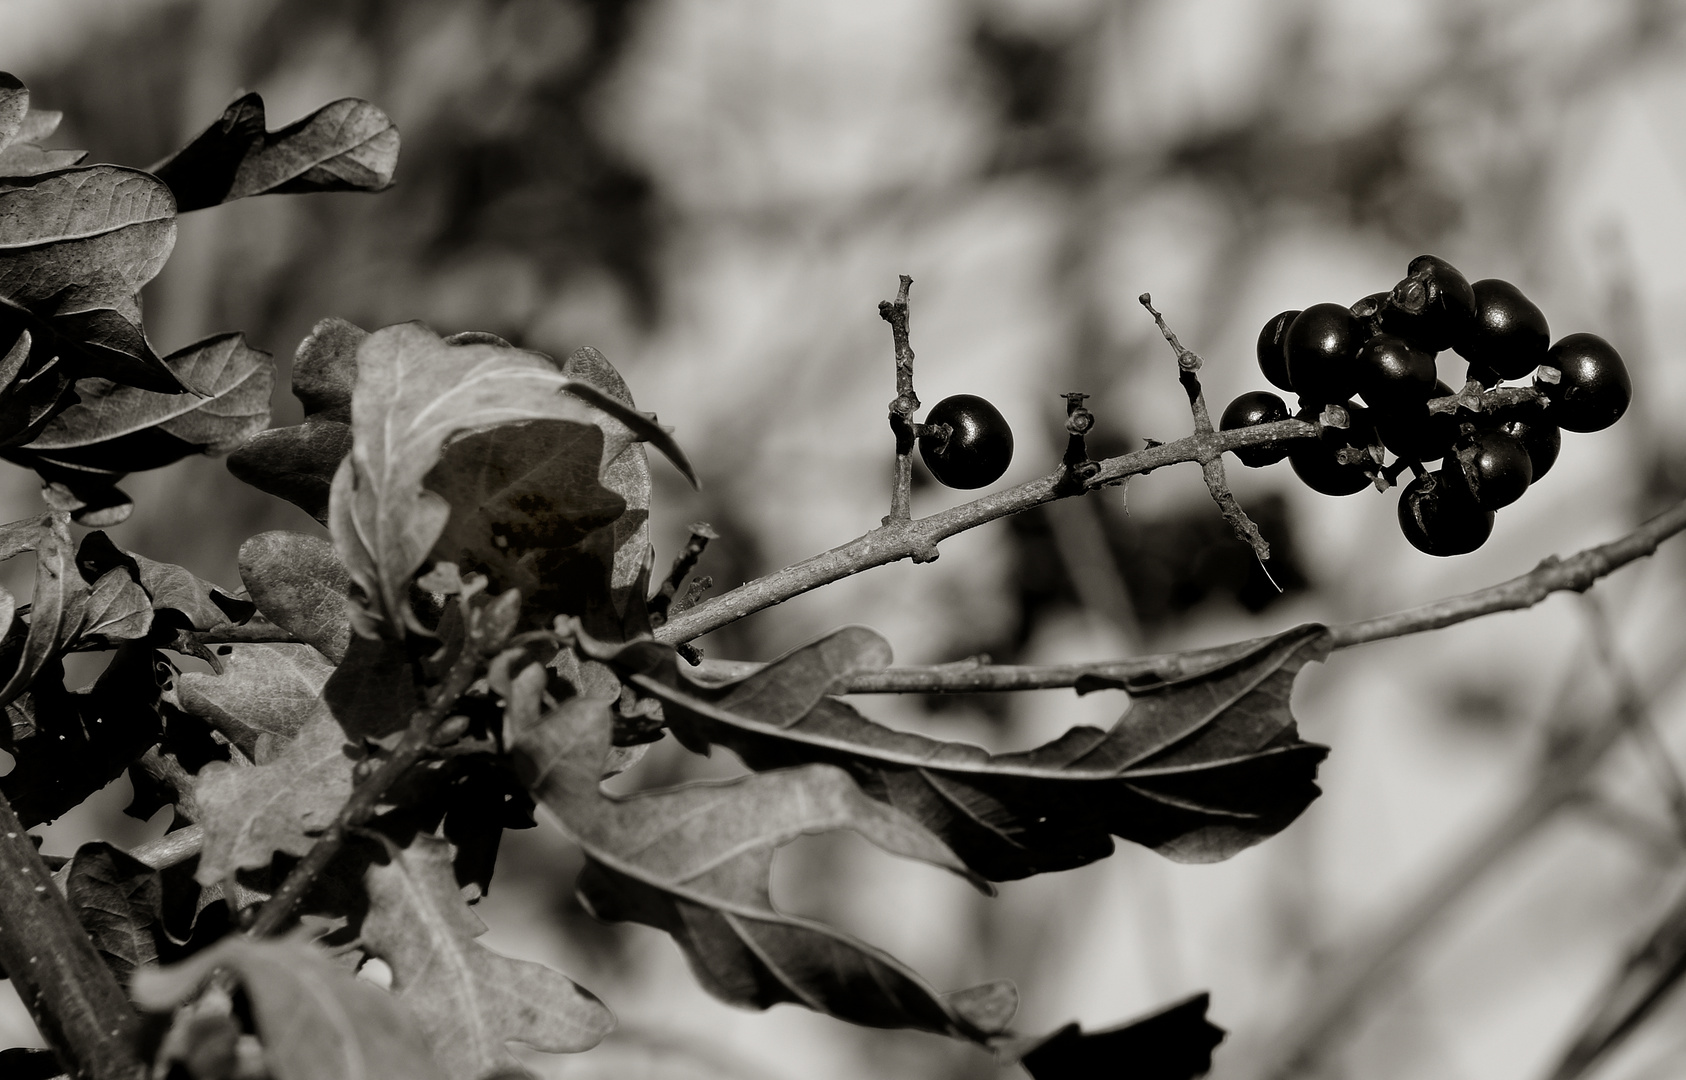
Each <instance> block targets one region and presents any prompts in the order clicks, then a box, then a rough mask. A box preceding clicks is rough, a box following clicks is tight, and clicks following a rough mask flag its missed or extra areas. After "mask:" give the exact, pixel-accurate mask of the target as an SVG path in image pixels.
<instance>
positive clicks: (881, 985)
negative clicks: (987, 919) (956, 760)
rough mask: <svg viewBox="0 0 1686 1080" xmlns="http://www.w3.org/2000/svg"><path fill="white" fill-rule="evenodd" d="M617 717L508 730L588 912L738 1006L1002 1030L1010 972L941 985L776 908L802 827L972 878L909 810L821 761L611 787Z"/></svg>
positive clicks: (978, 1036)
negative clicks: (551, 816) (606, 776)
mask: <svg viewBox="0 0 1686 1080" xmlns="http://www.w3.org/2000/svg"><path fill="white" fill-rule="evenodd" d="M611 728H612V720H611V717H610V713H609V708H608V706H607V704H605V703H604V702H601V701H595V700H593V699H590V698H572V699H570V700H569V701H568V702H566V703H564V704H563V705H562V706H561V707H560V708H559V709H557V710H554V711H552V712H550V713H548V714H546V715H545V716H544V717H543V718H542V719H540V720H539V721H538V722H537V723H532V724H527V725H525V726H523V727H522V728H520V729H519V730H517V731H515V732H513V733H512V734H513V737H514V746H513V750H514V755H515V761H516V768H517V771H518V772H519V773H520V775H521V776H522V779H523V780H524V781H525V782H526V784H527V786H528V788H529V789H530V790H531V791H532V792H533V793H534V795H535V796H536V797H537V798H538V799H539V800H540V801H541V802H543V803H545V804H546V805H547V806H549V807H550V809H551V810H552V811H553V812H555V813H556V815H557V816H558V817H559V818H560V819H561V821H562V823H563V826H564V828H566V829H567V830H568V832H569V833H570V834H571V835H572V836H573V837H574V839H575V840H576V841H578V842H579V844H580V845H581V847H582V848H583V849H584V852H585V856H586V865H585V869H584V870H583V871H582V872H581V875H580V880H579V893H580V898H581V900H582V902H583V903H585V904H586V906H587V907H588V909H589V910H591V911H592V912H593V914H595V915H597V916H598V917H599V918H602V919H606V920H610V921H622V920H629V921H634V922H640V923H644V924H646V925H649V926H654V927H656V928H658V929H661V930H664V931H666V932H667V933H668V934H670V935H672V937H673V939H674V941H675V942H676V943H677V944H678V945H679V947H680V948H681V949H682V950H683V951H684V953H685V958H686V960H687V961H689V962H690V965H691V970H692V971H693V972H694V973H695V974H696V976H697V978H698V980H699V981H700V982H701V983H702V984H703V986H704V987H705V988H706V989H707V990H709V992H711V993H713V994H714V995H715V996H717V997H719V998H721V999H723V1000H725V1001H728V1002H731V1003H733V1004H736V1005H742V1006H746V1007H750V1008H757V1009H765V1008H768V1007H770V1006H772V1005H775V1004H778V1003H780V1002H790V1003H793V1004H799V1005H804V1006H806V1007H808V1008H810V1009H814V1010H817V1011H820V1012H825V1013H829V1014H830V1015H832V1016H836V1017H839V1018H840V1019H844V1020H848V1021H851V1022H853V1023H857V1024H864V1025H867V1026H870V1027H910V1028H918V1029H920V1030H924V1031H933V1032H938V1033H942V1034H947V1035H953V1036H957V1037H960V1038H965V1039H971V1040H973V1041H977V1042H980V1043H987V1042H988V1040H989V1039H991V1038H992V1037H994V1036H996V1035H997V1034H999V1032H1000V1030H1001V1027H1002V1025H1004V1023H1005V1018H1006V1016H1008V1015H1010V1013H1011V1009H1010V1008H1006V1007H1004V1005H1003V1002H1004V1001H1005V1000H1007V999H1009V998H1010V997H1011V995H1012V990H1011V986H1010V984H1000V983H998V984H991V985H990V986H988V987H985V988H974V989H973V990H970V991H966V992H962V993H961V994H957V995H946V996H945V995H943V994H939V993H937V992H936V991H935V990H933V989H931V988H930V987H929V986H928V985H927V984H926V983H925V982H924V980H922V979H921V978H920V977H919V976H918V975H917V974H915V973H914V972H912V971H910V970H909V969H908V968H906V967H905V966H903V965H902V964H901V963H900V962H899V961H897V960H895V959H894V958H893V957H891V956H889V955H887V954H885V953H883V952H880V951H879V950H877V949H874V948H872V947H871V946H869V945H865V944H863V943H861V942H859V941H856V940H854V939H853V938H851V937H849V936H847V935H845V934H842V933H840V932H838V931H836V930H833V929H831V928H829V927H826V926H823V925H821V924H819V923H814V922H810V921H808V920H805V919H799V918H795V917H792V916H790V915H786V914H783V913H781V912H780V911H778V910H777V909H776V908H774V907H773V904H772V899H771V897H770V895H769V891H768V890H769V873H770V871H771V868H772V859H773V852H774V849H776V848H777V847H779V846H780V845H782V844H785V843H788V842H790V841H792V840H794V839H796V838H797V837H799V836H801V835H804V834H807V833H816V832H827V831H832V830H837V829H849V830H852V831H854V832H856V833H859V834H860V835H861V836H863V837H865V838H866V839H868V840H870V841H871V842H872V843H874V844H876V845H877V846H878V847H880V848H883V849H884V850H886V851H888V852H890V853H892V854H896V855H901V856H904V857H906V858H913V859H919V860H921V861H923V862H928V863H931V864H933V865H935V866H940V867H943V868H944V869H947V870H952V871H954V872H955V873H959V874H965V873H966V871H965V868H964V867H963V866H962V865H961V864H960V862H959V861H958V860H957V859H956V858H955V857H954V855H953V854H952V853H951V852H950V851H948V849H947V848H945V847H943V845H942V844H941V843H940V842H939V841H938V840H937V838H936V837H934V836H932V835H931V834H930V833H929V832H927V831H926V830H925V829H924V828H923V827H921V826H920V825H919V824H918V823H917V822H915V821H914V820H913V819H911V818H909V817H907V816H906V815H904V814H902V813H900V812H899V811H897V810H895V809H893V808H891V807H888V806H885V805H883V804H882V803H879V802H875V801H873V800H871V799H868V798H866V797H865V796H863V795H862V794H861V792H860V790H859V788H857V787H856V786H855V784H854V782H853V781H851V780H850V779H849V777H848V776H847V775H846V774H845V773H843V771H842V770H840V769H835V768H830V767H827V766H809V767H806V768H800V769H787V770H782V771H779V772H772V773H762V774H758V775H753V776H746V777H742V778H739V779H736V780H731V781H727V782H725V783H707V784H688V785H685V786H683V787H679V788H674V789H670V790H666V791H656V792H650V793H648V794H642V795H635V796H632V797H629V798H616V797H613V796H609V795H606V794H604V792H603V791H602V789H601V788H600V786H599V778H600V777H601V775H602V773H603V763H604V760H605V758H606V756H607V755H608V752H609V748H610V745H609V744H610V735H611Z"/></svg>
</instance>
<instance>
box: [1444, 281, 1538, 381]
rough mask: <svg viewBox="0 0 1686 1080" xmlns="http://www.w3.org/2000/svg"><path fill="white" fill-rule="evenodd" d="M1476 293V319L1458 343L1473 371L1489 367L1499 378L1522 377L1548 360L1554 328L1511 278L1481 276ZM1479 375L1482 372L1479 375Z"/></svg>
mask: <svg viewBox="0 0 1686 1080" xmlns="http://www.w3.org/2000/svg"><path fill="white" fill-rule="evenodd" d="M1470 288H1471V290H1472V291H1473V292H1474V293H1475V322H1474V324H1473V325H1472V327H1471V329H1470V332H1469V334H1468V335H1467V336H1466V337H1465V338H1464V340H1463V341H1462V342H1460V343H1459V344H1458V352H1459V354H1461V355H1462V356H1463V358H1464V359H1465V360H1468V361H1469V363H1470V369H1471V373H1472V374H1475V369H1477V368H1486V369H1487V370H1489V371H1491V372H1493V373H1494V374H1496V375H1497V376H1498V377H1499V378H1500V379H1521V378H1525V377H1527V376H1528V375H1531V374H1533V371H1534V369H1535V368H1537V367H1539V366H1540V365H1541V364H1543V363H1545V359H1546V349H1547V348H1548V347H1549V346H1550V345H1551V331H1550V330H1549V329H1548V328H1547V327H1546V318H1545V314H1544V313H1543V312H1541V311H1540V309H1539V308H1538V307H1535V306H1534V302H1533V301H1532V300H1529V299H1528V298H1527V297H1526V296H1523V295H1522V290H1521V289H1518V288H1517V287H1516V286H1515V285H1512V284H1511V283H1510V282H1508V281H1501V280H1499V279H1498V278H1482V279H1481V280H1480V281H1477V282H1476V283H1475V284H1474V285H1472V286H1470ZM1476 377H1477V378H1479V377H1480V376H1479V375H1476Z"/></svg>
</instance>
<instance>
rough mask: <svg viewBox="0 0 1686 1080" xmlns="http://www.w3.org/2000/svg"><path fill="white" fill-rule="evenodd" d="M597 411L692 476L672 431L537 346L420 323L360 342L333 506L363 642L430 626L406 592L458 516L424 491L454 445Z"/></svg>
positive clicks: (585, 420)
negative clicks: (455, 338)
mask: <svg viewBox="0 0 1686 1080" xmlns="http://www.w3.org/2000/svg"><path fill="white" fill-rule="evenodd" d="M598 411H601V412H605V413H608V414H610V415H611V416H614V417H615V418H616V419H618V420H620V421H621V422H622V423H624V424H626V425H627V426H628V427H629V428H631V429H632V430H633V432H634V433H635V434H636V435H638V436H639V437H641V438H643V439H645V440H646V441H649V442H653V443H655V444H656V445H657V446H658V447H660V448H661V449H662V450H663V451H664V452H665V453H667V454H668V456H669V457H670V458H673V459H674V462H675V464H677V465H678V466H679V467H680V468H681V469H682V470H683V471H684V472H685V473H686V475H687V476H690V475H691V473H690V470H689V467H688V465H687V464H686V463H685V459H684V455H683V454H682V453H681V452H680V451H679V448H678V446H677V445H676V444H674V442H673V440H672V438H671V436H669V435H668V433H667V432H666V431H665V430H663V429H662V428H659V427H657V426H656V424H655V423H654V422H653V421H651V420H650V419H649V418H648V417H646V416H644V415H642V414H640V413H637V412H635V411H633V410H632V409H631V408H629V407H627V406H626V405H623V404H621V403H620V402H618V401H616V400H614V399H613V398H612V397H610V396H608V395H607V394H605V393H604V392H603V391H601V390H599V389H597V388H596V387H595V386H593V385H591V384H590V383H586V382H583V381H580V380H576V379H570V378H568V377H566V376H564V375H563V374H562V373H561V372H560V371H559V370H558V369H557V368H556V366H555V365H554V364H552V363H551V362H550V361H549V360H548V359H547V358H545V357H543V356H540V355H538V354H536V353H528V352H523V351H521V350H518V349H512V348H506V347H502V346H498V345H489V344H460V345H452V344H449V343H448V342H446V341H444V340H443V339H441V338H440V337H439V336H438V335H436V334H434V333H433V332H432V331H431V330H428V329H427V328H426V327H424V326H421V325H420V324H417V323H406V324H402V325H399V326H389V327H387V328H385V329H383V330H379V331H376V332H375V333H374V334H371V335H369V336H368V337H367V338H366V339H364V340H363V342H362V344H361V345H359V346H358V349H357V384H356V391H355V393H354V394H353V397H352V426H353V429H354V432H355V438H354V440H353V446H352V452H351V455H350V456H349V457H348V458H346V459H345V461H343V462H341V463H340V467H339V470H338V471H337V472H336V473H335V474H334V481H333V485H332V491H331V494H330V500H329V511H328V518H329V521H328V524H329V529H330V531H331V532H332V533H333V536H334V549H335V550H336V551H337V552H338V553H339V555H340V558H341V560H342V561H344V563H345V565H346V568H347V569H348V570H349V571H350V573H351V580H352V584H353V586H354V590H353V591H354V594H356V595H354V600H355V601H356V602H355V603H354V605H353V609H352V629H353V630H354V631H356V632H357V633H359V634H361V635H362V636H364V637H375V636H381V635H384V636H400V635H402V634H403V633H405V632H407V631H408V632H416V633H424V634H425V633H427V632H428V628H427V627H425V626H423V625H421V623H420V621H419V619H418V618H417V616H416V614H415V612H414V611H413V610H412V609H411V607H410V604H409V602H408V593H409V588H410V585H411V583H412V582H413V581H414V580H415V577H416V575H417V574H418V573H419V572H420V571H421V569H422V567H423V565H424V564H425V563H426V562H427V561H428V559H429V557H430V554H431V553H432V552H433V549H434V545H435V544H436V543H438V541H439V538H440V537H441V535H443V534H444V532H445V529H446V526H447V524H448V522H449V520H450V517H451V513H452V505H451V503H450V502H449V501H448V500H447V499H446V498H445V497H443V496H441V495H439V494H437V493H435V492H432V491H429V490H428V489H427V488H426V487H425V486H424V480H425V479H426V478H427V477H428V474H429V473H430V472H431V471H432V470H433V467H434V465H435V464H436V463H437V462H438V461H439V460H440V457H441V455H442V453H443V452H444V449H445V445H446V443H447V442H449V441H451V440H453V439H455V438H457V437H458V436H462V435H467V434H470V433H473V432H479V431H485V430H488V429H491V428H495V427H499V426H502V425H506V424H518V423H522V422H526V421H536V420H542V421H549V422H553V423H569V424H574V425H578V426H582V427H593V428H594V427H595V426H596V425H595V416H596V414H597V412H598Z"/></svg>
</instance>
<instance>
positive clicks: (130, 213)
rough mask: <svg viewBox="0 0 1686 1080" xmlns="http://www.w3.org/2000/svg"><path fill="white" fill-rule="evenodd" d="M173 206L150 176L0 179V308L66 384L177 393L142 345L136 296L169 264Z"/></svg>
mask: <svg viewBox="0 0 1686 1080" xmlns="http://www.w3.org/2000/svg"><path fill="white" fill-rule="evenodd" d="M175 219H176V204H175V197H174V196H173V195H171V193H170V189H169V188H168V187H166V186H165V185H164V183H163V182H162V181H160V180H159V179H158V178H157V177H155V176H152V175H151V174H149V173H144V172H140V171H138V170H135V169H125V168H120V167H119V166H116V165H91V166H87V167H84V168H72V169H62V170H59V171H56V172H47V173H42V174H40V175H37V176H13V177H0V309H4V310H5V311H6V313H7V314H8V316H9V318H8V319H7V320H5V321H6V322H7V323H8V324H12V330H13V332H12V333H9V334H7V335H4V337H5V339H6V340H7V342H8V347H10V345H9V343H10V341H11V340H12V339H14V338H15V337H16V333H15V331H16V329H17V328H18V324H21V327H22V328H23V329H25V330H27V331H28V332H29V333H30V334H31V336H32V338H34V339H37V340H35V341H34V344H33V349H35V350H40V351H41V352H42V355H47V354H51V355H56V356H61V357H64V358H65V359H66V360H68V361H69V362H70V366H71V368H72V373H73V376H74V377H75V378H95V377H97V378H105V379H110V380H112V381H113V382H117V383H123V384H125V385H129V386H136V387H140V388H142V389H146V390H154V391H157V392H159V393H164V394H178V393H182V392H184V391H185V390H186V389H187V388H186V387H185V386H183V385H182V382H181V380H180V379H178V378H177V377H176V374H175V372H173V371H171V370H170V368H169V367H168V366H167V365H165V363H164V362H163V361H162V360H161V359H159V357H158V355H157V354H156V353H154V352H153V351H152V346H151V345H150V344H148V343H147V340H146V334H145V332H144V331H143V330H142V329H141V310H140V290H141V287H142V286H143V285H145V284H146V283H147V282H149V281H151V280H152V279H153V277H155V276H156V275H157V273H158V271H159V269H160V268H161V267H162V266H163V265H164V260H165V259H167V258H168V257H169V254H170V249H171V247H173V246H174V244H175V239H176V220H175Z"/></svg>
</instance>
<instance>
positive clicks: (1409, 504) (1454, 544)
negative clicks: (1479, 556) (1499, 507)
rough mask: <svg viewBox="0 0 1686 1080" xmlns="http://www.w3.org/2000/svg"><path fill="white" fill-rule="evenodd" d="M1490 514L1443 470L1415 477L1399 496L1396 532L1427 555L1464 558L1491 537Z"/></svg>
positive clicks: (1491, 517)
mask: <svg viewBox="0 0 1686 1080" xmlns="http://www.w3.org/2000/svg"><path fill="white" fill-rule="evenodd" d="M1493 518H1494V515H1493V512H1492V511H1491V510H1483V509H1481V508H1480V507H1479V506H1477V505H1475V501H1474V500H1473V499H1471V498H1470V497H1469V491H1468V489H1467V488H1465V487H1464V485H1463V484H1462V483H1461V482H1459V481H1458V480H1456V479H1454V478H1452V477H1449V476H1447V475H1446V472H1445V471H1444V470H1441V471H1439V472H1432V473H1428V474H1427V475H1424V476H1419V477H1417V478H1416V479H1415V480H1412V481H1411V482H1410V483H1409V484H1408V485H1406V487H1405V490H1404V492H1403V493H1401V494H1400V496H1399V529H1400V531H1401V532H1403V533H1404V534H1405V539H1407V540H1409V541H1410V542H1411V546H1412V547H1414V548H1416V549H1417V550H1418V551H1421V552H1423V553H1425V554H1428V555H1441V556H1450V555H1467V554H1469V553H1470V552H1472V551H1474V550H1475V549H1476V548H1478V547H1480V546H1481V545H1482V544H1485V543H1486V542H1487V538H1488V537H1489V536H1491V535H1493Z"/></svg>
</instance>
